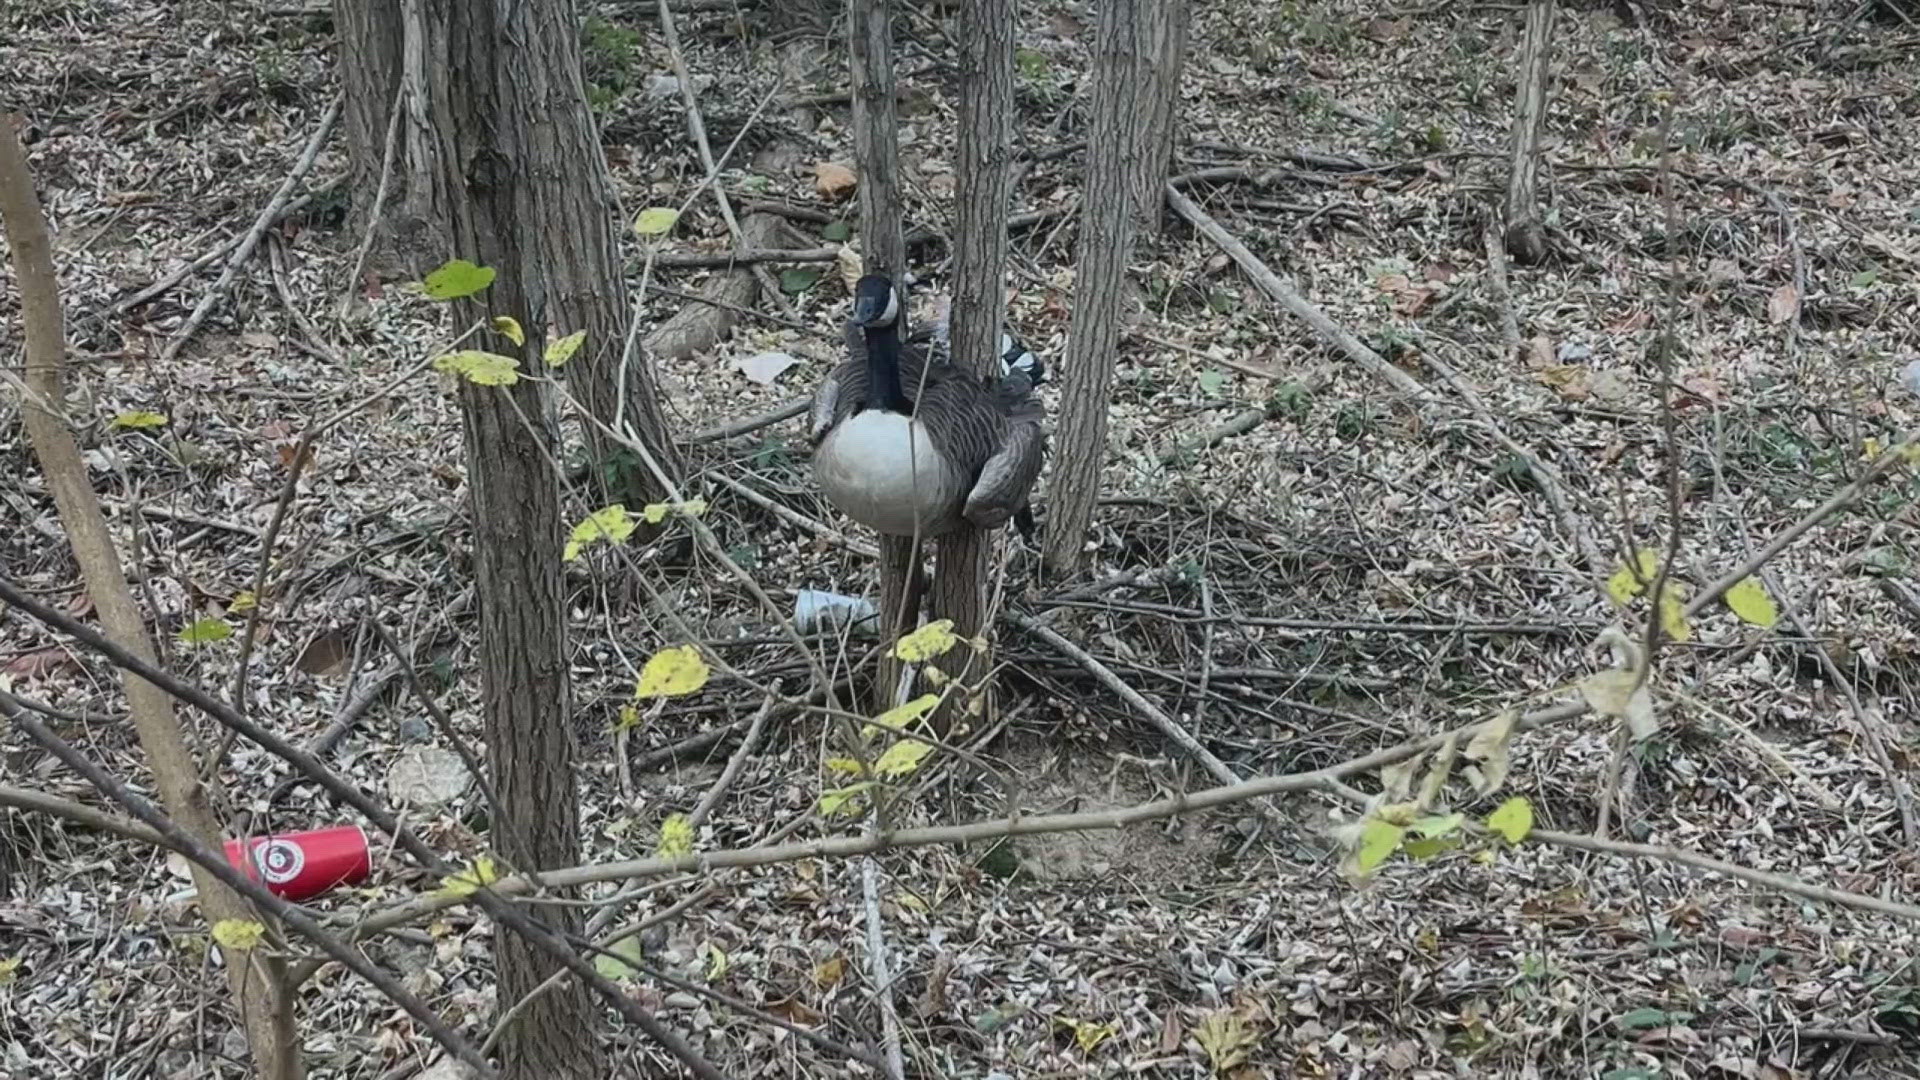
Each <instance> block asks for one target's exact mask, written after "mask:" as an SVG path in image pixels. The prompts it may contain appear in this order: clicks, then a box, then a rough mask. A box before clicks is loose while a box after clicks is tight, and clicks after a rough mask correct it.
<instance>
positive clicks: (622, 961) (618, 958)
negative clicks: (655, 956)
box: [593, 934, 646, 979]
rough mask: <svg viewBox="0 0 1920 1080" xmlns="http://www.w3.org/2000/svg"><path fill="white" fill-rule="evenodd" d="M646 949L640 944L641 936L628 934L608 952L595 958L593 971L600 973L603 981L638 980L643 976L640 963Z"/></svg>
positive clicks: (610, 947)
mask: <svg viewBox="0 0 1920 1080" xmlns="http://www.w3.org/2000/svg"><path fill="white" fill-rule="evenodd" d="M645 948H646V947H645V946H644V945H642V944H641V943H640V935H639V934H628V935H627V936H626V937H623V938H621V939H620V940H619V941H616V942H614V943H613V944H612V945H611V946H609V947H608V948H607V951H606V952H603V953H599V954H596V955H595V956H594V958H593V970H595V971H597V972H599V973H600V977H601V978H603V979H637V978H639V977H640V974H641V972H640V968H639V963H640V957H641V955H642V953H643V952H644V951H645ZM607 953H612V954H613V955H612V956H609V955H607Z"/></svg>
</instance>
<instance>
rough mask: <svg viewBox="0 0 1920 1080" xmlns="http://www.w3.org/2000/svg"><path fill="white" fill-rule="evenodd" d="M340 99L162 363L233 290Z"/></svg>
mask: <svg viewBox="0 0 1920 1080" xmlns="http://www.w3.org/2000/svg"><path fill="white" fill-rule="evenodd" d="M343 100H344V99H343V98H342V97H340V96H339V95H335V97H334V99H333V104H331V105H329V106H327V111H326V113H325V114H324V115H323V116H321V117H320V126H319V127H317V128H315V129H314V132H313V135H312V136H311V137H310V138H308V139H307V147H306V149H305V150H304V151H302V152H301V154H300V160H299V161H298V162H295V163H294V166H293V171H292V172H290V173H288V174H287V176H286V179H284V180H282V181H280V187H279V189H278V190H276V191H275V192H274V193H273V198H271V199H269V200H268V201H267V207H266V209H264V210H262V211H260V216H259V217H256V218H254V219H253V228H251V229H248V230H247V234H246V236H244V237H243V238H241V241H240V244H239V246H238V247H236V248H234V249H233V254H232V255H230V256H228V257H227V265H226V267H225V268H224V269H222V270H221V271H220V276H219V277H218V278H217V279H215V281H214V283H213V287H212V288H210V289H208V290H207V293H206V295H205V296H202V297H201V298H200V302H199V303H198V304H195V305H194V307H193V312H192V313H191V314H189V315H188V316H187V321H186V322H185V323H184V324H182V325H181V327H180V329H179V331H178V332H177V333H175V334H174V336H173V340H171V341H169V342H167V345H166V348H164V349H162V350H161V352H160V361H161V363H163V364H164V363H166V362H168V361H171V360H172V359H173V358H174V357H175V356H177V355H179V353H180V349H181V347H182V346H184V345H185V344H186V343H187V342H189V341H191V340H193V335H194V334H196V333H198V332H199V330H200V324H201V323H203V322H205V321H206V320H207V315H208V314H209V313H211V312H212V311H213V306H214V305H215V304H217V303H219V302H220V298H221V297H223V296H225V295H226V294H227V290H228V289H229V288H231V287H232V285H233V279H234V278H235V277H237V276H238V275H239V273H240V267H241V266H242V265H244V264H245V263H246V261H247V260H248V259H249V258H251V257H252V256H253V249H254V248H255V247H258V246H259V244H260V238H261V237H263V236H265V235H266V234H267V229H268V227H269V226H271V225H272V224H273V223H274V221H275V220H276V219H278V218H279V216H280V209H281V207H282V206H284V205H286V202H287V200H288V199H289V198H291V197H292V196H293V189H294V188H296V187H298V186H299V185H300V181H301V180H302V179H304V178H305V177H306V175H307V172H308V171H309V170H310V169H312V168H313V162H314V159H316V158H318V157H319V156H320V148H321V147H322V146H324V145H325V144H326V141H327V136H328V135H329V134H331V133H332V131H333V123H334V121H335V120H338V119H339V118H340V105H341V102H342V101H343Z"/></svg>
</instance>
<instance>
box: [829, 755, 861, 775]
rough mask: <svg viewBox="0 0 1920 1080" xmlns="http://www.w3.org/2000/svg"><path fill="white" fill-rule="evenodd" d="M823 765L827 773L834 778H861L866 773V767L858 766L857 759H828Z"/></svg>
mask: <svg viewBox="0 0 1920 1080" xmlns="http://www.w3.org/2000/svg"><path fill="white" fill-rule="evenodd" d="M825 764H826V768H827V771H828V772H830V773H833V774H835V775H836V776H861V775H864V774H865V773H866V771H867V767H866V766H865V765H862V764H860V760H859V759H858V758H850V757H830V758H828V759H827V760H826V763H825Z"/></svg>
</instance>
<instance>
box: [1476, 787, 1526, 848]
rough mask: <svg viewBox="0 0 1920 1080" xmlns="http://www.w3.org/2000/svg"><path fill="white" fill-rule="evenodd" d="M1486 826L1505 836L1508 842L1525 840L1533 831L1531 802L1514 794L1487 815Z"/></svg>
mask: <svg viewBox="0 0 1920 1080" xmlns="http://www.w3.org/2000/svg"><path fill="white" fill-rule="evenodd" d="M1487 828H1489V829H1492V830H1493V831H1494V832H1496V833H1499V834H1500V835H1501V836H1503V837H1506V840H1507V843H1509V844H1517V843H1519V842H1520V841H1522V840H1525V839H1526V838H1527V834H1528V833H1530V832H1532V831H1533V804H1532V803H1530V802H1528V801H1527V800H1526V799H1525V798H1524V797H1522V796H1519V795H1515V796H1514V797H1513V798H1511V799H1508V800H1507V801H1506V802H1503V803H1501V804H1500V805H1499V806H1497V807H1495V808H1494V811H1493V813H1491V814H1488V815H1487Z"/></svg>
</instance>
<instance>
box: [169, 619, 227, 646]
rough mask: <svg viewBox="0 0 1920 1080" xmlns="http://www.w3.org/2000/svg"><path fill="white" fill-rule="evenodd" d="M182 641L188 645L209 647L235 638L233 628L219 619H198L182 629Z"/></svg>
mask: <svg viewBox="0 0 1920 1080" xmlns="http://www.w3.org/2000/svg"><path fill="white" fill-rule="evenodd" d="M178 636H179V638H180V641H181V642H182V643H183V644H187V645H207V644H211V643H213V642H215V641H225V640H227V639H228V638H230V637H232V636H233V627H231V626H228V625H227V624H226V623H225V622H222V621H221V620H219V619H196V620H194V621H193V622H190V623H188V624H187V625H186V626H184V627H182V628H181V630H180V633H179V635H178Z"/></svg>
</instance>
